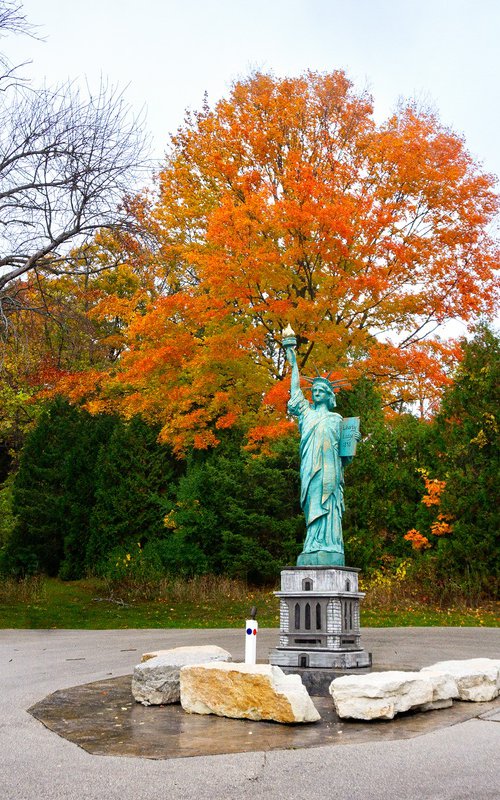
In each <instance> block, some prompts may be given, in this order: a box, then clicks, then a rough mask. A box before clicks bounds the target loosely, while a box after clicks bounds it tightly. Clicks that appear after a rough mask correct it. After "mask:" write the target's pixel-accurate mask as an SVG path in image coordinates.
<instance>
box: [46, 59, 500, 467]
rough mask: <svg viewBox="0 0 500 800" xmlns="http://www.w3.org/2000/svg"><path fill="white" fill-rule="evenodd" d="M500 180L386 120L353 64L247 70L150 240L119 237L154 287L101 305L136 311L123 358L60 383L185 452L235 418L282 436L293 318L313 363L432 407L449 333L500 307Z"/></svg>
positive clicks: (198, 124)
mask: <svg viewBox="0 0 500 800" xmlns="http://www.w3.org/2000/svg"><path fill="white" fill-rule="evenodd" d="M494 182H495V181H494V178H493V177H492V176H491V175H488V174H484V173H483V172H482V171H481V169H480V167H479V165H478V164H476V163H475V162H474V161H473V159H472V158H471V156H470V155H469V154H468V152H467V150H466V148H465V146H464V142H463V141H462V139H461V138H460V137H459V136H457V135H456V134H454V133H453V132H451V131H450V130H448V129H447V128H445V127H444V126H442V125H441V124H440V123H439V121H438V119H437V118H436V116H435V115H433V114H431V113H428V112H422V111H419V110H418V109H417V108H416V107H415V106H414V105H413V104H411V103H409V104H408V105H406V106H402V107H401V108H400V109H399V110H398V111H397V112H395V113H394V114H393V115H392V116H391V117H390V118H389V119H388V120H387V121H386V122H384V123H383V124H381V125H377V124H376V123H375V120H374V117H373V105H372V100H371V98H370V97H369V96H368V95H367V94H366V93H359V92H356V91H355V89H354V88H353V85H352V84H351V83H350V81H349V80H348V78H347V77H346V75H345V74H344V73H343V72H340V71H339V72H333V73H331V74H318V73H313V72H308V73H306V74H304V75H302V76H301V77H298V78H286V79H278V78H275V77H273V76H271V75H266V74H261V73H256V74H253V75H251V76H250V77H249V78H248V79H246V80H241V81H238V82H237V83H235V84H234V86H233V87H232V90H231V92H230V94H229V96H228V97H227V98H226V99H222V100H220V101H219V102H218V103H216V104H215V106H214V107H213V108H211V107H210V106H209V105H208V104H205V105H204V106H203V108H202V109H201V111H199V112H196V113H188V114H187V116H186V119H185V122H184V124H183V125H182V127H181V128H180V129H179V130H178V132H177V134H176V135H175V136H173V137H172V142H171V148H170V152H169V153H168V155H167V158H166V162H165V165H164V168H163V169H162V170H161V172H160V173H159V175H158V178H157V194H156V195H155V194H154V193H151V192H148V193H145V194H144V195H143V196H140V197H136V198H134V199H132V200H129V201H128V206H129V210H130V212H131V213H133V215H134V216H135V220H136V229H137V236H135V237H133V236H129V237H128V240H127V241H126V243H125V245H124V240H123V239H122V240H120V241H117V240H116V243H115V247H116V248H118V249H121V250H123V251H124V253H123V265H122V268H123V269H125V268H126V269H129V270H132V271H134V270H137V272H138V273H140V274H141V275H142V276H143V278H142V279H141V280H143V281H144V275H145V274H146V273H147V274H148V275H149V277H148V282H149V284H150V289H149V290H148V291H144V290H141V291H137V292H136V293H135V294H132V295H131V296H129V297H127V298H125V299H124V298H123V297H118V296H117V295H114V294H113V293H112V292H111V293H102V294H101V299H100V302H98V303H97V306H96V307H95V309H94V312H93V313H94V314H95V315H97V316H98V317H99V316H100V318H101V319H102V320H112V319H117V318H120V319H121V320H122V321H123V324H122V325H121V327H120V331H121V336H122V337H123V349H122V352H121V355H120V357H119V358H118V359H117V360H116V362H115V364H114V366H113V368H112V369H111V370H108V371H106V372H103V373H102V374H100V375H92V377H91V380H88V379H87V380H86V379H85V377H84V376H83V375H75V376H73V377H72V378H71V379H67V380H66V381H65V383H64V384H63V385H61V386H60V388H62V389H64V390H65V391H67V392H68V393H70V395H71V396H72V397H74V398H78V397H84V398H85V399H86V401H87V404H88V407H89V408H90V409H91V410H93V411H98V410H99V409H101V408H108V407H109V406H110V404H111V405H112V406H113V407H115V408H119V409H120V410H121V411H122V412H123V413H125V414H128V415H131V414H133V413H136V412H140V413H142V414H144V415H146V416H150V417H153V418H155V419H157V420H161V421H162V424H163V431H162V438H163V439H164V440H165V441H168V442H170V443H171V444H172V445H173V446H174V448H176V449H177V450H178V451H180V452H182V450H183V449H184V448H185V447H186V446H190V445H192V444H194V445H195V446H197V447H207V446H211V445H213V444H215V443H216V442H217V437H218V431H220V430H222V429H224V428H228V427H231V426H233V425H234V424H241V425H243V426H244V427H245V428H246V429H247V430H248V429H250V438H251V439H252V438H253V440H255V441H259V440H262V439H264V438H265V437H266V436H268V435H269V436H271V437H274V436H276V435H278V434H279V432H280V431H281V430H282V429H283V426H286V424H287V423H286V422H285V419H284V408H285V399H286V382H284V378H285V375H286V365H285V359H284V354H283V352H282V350H281V348H280V338H281V331H282V329H283V328H284V327H285V326H286V324H287V323H288V322H289V323H291V325H292V327H293V328H294V329H295V331H296V332H297V333H298V335H299V340H298V357H299V364H300V367H301V369H302V370H303V371H305V373H306V374H308V373H309V374H310V373H311V372H314V368H318V369H320V370H323V369H325V370H326V369H328V370H329V371H330V370H332V369H333V370H336V373H335V374H336V375H337V374H338V375H342V376H347V377H348V378H350V379H356V377H358V376H359V375H360V374H368V375H371V376H372V377H373V378H375V379H376V380H377V382H378V383H379V385H380V386H381V387H382V389H383V391H384V393H385V397H386V401H387V403H389V404H390V403H393V404H397V403H398V402H399V403H401V402H406V403H411V402H417V403H419V405H420V408H421V411H422V413H425V411H426V410H427V408H428V405H429V403H433V402H435V401H436V398H437V397H438V395H439V390H440V388H441V387H442V385H443V383H444V382H445V381H446V380H447V378H446V376H447V372H448V370H449V366H450V363H453V361H454V359H455V357H456V351H455V345H454V343H453V342H451V343H450V342H445V341H442V340H441V339H440V338H439V337H438V336H437V334H436V331H437V329H438V328H439V326H440V325H442V324H443V323H445V322H446V321H448V320H450V319H455V318H459V319H461V320H464V321H465V322H469V321H471V320H474V319H476V318H477V317H478V316H479V315H488V314H490V313H491V312H492V309H493V307H494V303H495V284H494V267H495V265H496V263H497V259H498V245H497V242H496V241H494V240H493V239H492V237H491V235H490V234H489V232H488V230H489V228H488V226H489V223H490V222H491V220H492V218H493V217H494V215H495V214H496V212H497V210H498V197H497V195H496V194H495V192H494ZM111 249H113V247H111ZM151 287H153V288H152V290H151Z"/></svg>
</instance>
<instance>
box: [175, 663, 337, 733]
mask: <svg viewBox="0 0 500 800" xmlns="http://www.w3.org/2000/svg"><path fill="white" fill-rule="evenodd" d="M181 704H182V707H183V709H184V710H185V711H187V712H188V713H190V714H216V715H217V716H219V717H232V718H236V719H253V720H273V721H274V722H288V723H290V722H316V721H317V720H319V719H321V717H320V715H319V714H318V711H317V709H316V707H315V706H314V704H313V702H312V700H311V698H310V697H309V695H308V693H307V689H306V688H305V686H304V685H303V683H302V681H301V680H300V677H299V676H298V675H285V673H284V672H283V671H282V670H281V669H280V668H279V667H274V666H271V665H270V664H222V663H218V664H216V663H211V664H201V665H198V666H191V667H183V668H182V669H181Z"/></svg>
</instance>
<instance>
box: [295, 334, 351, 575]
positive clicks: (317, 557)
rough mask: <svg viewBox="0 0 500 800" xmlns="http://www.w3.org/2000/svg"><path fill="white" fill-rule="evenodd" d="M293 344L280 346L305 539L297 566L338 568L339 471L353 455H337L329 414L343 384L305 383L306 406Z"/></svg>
mask: <svg viewBox="0 0 500 800" xmlns="http://www.w3.org/2000/svg"><path fill="white" fill-rule="evenodd" d="M287 332H288V331H287ZM295 345H296V339H295V336H294V335H293V332H292V335H288V336H287V337H286V338H285V339H284V340H283V347H284V348H285V351H286V356H287V360H288V362H289V364H290V365H291V367H292V381H291V388H290V400H289V402H288V410H289V412H290V414H293V415H294V416H296V417H298V420H299V430H300V484H301V493H300V502H301V506H302V509H303V511H304V515H305V518H306V525H307V535H306V540H305V542H304V548H303V551H302V553H301V554H300V556H299V557H298V559H297V565H298V566H307V565H310V566H322V565H324V566H335V565H337V566H341V567H343V566H344V564H345V559H344V543H343V540H342V514H343V511H344V467H345V465H346V464H349V463H350V462H351V461H352V459H353V456H346V455H341V450H340V445H341V434H342V417H341V416H340V414H337V413H336V412H335V411H334V409H335V406H336V401H335V391H334V390H335V388H337V387H339V386H341V385H342V384H343V383H344V381H330V379H329V378H330V376H328V377H326V378H323V377H321V376H320V375H318V376H317V377H315V378H305V380H306V381H308V382H309V383H310V384H312V385H311V395H312V403H310V402H309V401H308V400H307V399H306V398H305V397H304V394H303V393H302V390H301V388H300V375H299V368H298V366H297V356H296V354H295ZM356 420H357V418H356ZM351 430H352V429H351ZM350 433H351V431H350ZM350 438H354V439H355V440H358V439H359V433H358V432H354V437H352V436H350Z"/></svg>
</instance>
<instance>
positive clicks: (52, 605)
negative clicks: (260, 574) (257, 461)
mask: <svg viewBox="0 0 500 800" xmlns="http://www.w3.org/2000/svg"><path fill="white" fill-rule="evenodd" d="M189 594H190V593H189V592H188V595H189ZM191 594H192V598H191V599H189V600H187V599H186V598H185V597H184V598H183V599H182V600H179V599H177V598H174V597H170V598H169V597H168V596H167V597H166V599H164V600H156V601H151V600H150V601H146V600H141V599H129V598H127V597H123V600H122V599H121V598H120V596H119V595H117V594H116V593H115V595H113V597H110V595H109V587H107V585H106V584H105V583H104V582H103V581H99V580H81V581H68V582H63V581H60V580H57V579H54V578H48V579H43V580H41V581H39V582H38V583H37V585H36V586H35V587H34V588H33V587H31V588H29V587H25V588H24V591H23V589H22V587H21V588H18V589H15V588H12V590H11V591H10V592H9V591H8V589H7V588H5V587H4V589H3V591H1V592H0V628H90V629H107V628H235V627H239V626H241V625H242V622H243V620H245V619H246V617H247V615H248V613H249V610H250V608H251V607H252V606H253V605H255V606H257V608H258V620H259V624H260V626H261V627H270V628H275V627H278V626H279V611H278V601H277V598H275V596H274V594H273V592H272V591H271V590H269V589H267V590H264V589H255V590H252V589H250V590H247V589H245V588H244V587H243V586H241V587H240V588H239V591H227V592H226V593H224V591H222V589H221V591H220V592H219V593H217V592H212V593H210V592H209V593H206V592H205V593H203V592H200V593H199V596H196V592H195V591H193V592H192V593H191ZM367 600H368V597H367ZM361 609H362V610H361V625H362V626H363V627H400V626H410V625H417V626H427V625H429V626H431V625H442V626H446V625H449V626H454V627H460V626H477V627H479V626H484V627H498V626H499V622H500V620H499V613H498V612H499V604H494V603H489V604H487V605H484V606H481V607H479V608H475V609H464V608H434V607H430V606H426V605H424V604H419V603H416V602H413V604H412V605H411V606H408V605H407V606H406V607H405V608H396V609H389V608H387V607H385V608H374V607H372V606H370V605H369V604H368V603H365V607H364V608H363V605H362V607H361Z"/></svg>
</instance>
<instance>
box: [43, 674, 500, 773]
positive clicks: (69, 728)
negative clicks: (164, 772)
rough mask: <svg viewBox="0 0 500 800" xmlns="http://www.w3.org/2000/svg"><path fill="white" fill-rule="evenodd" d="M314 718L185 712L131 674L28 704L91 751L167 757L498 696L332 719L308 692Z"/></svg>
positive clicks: (401, 731) (412, 729) (487, 707)
mask: <svg viewBox="0 0 500 800" xmlns="http://www.w3.org/2000/svg"><path fill="white" fill-rule="evenodd" d="M314 703H315V705H316V707H317V709H318V711H319V712H320V714H321V720H320V721H319V722H317V723H315V724H314V725H307V726H304V725H280V724H277V723H274V722H254V721H251V720H239V719H225V718H222V717H213V716H199V715H197V714H186V713H185V712H184V711H183V710H182V708H181V706H180V705H168V706H150V707H149V708H145V707H144V706H142V705H140V704H138V703H136V702H135V701H134V699H133V697H132V692H131V676H130V675H125V676H121V677H118V678H111V679H109V680H102V681H95V682H93V683H87V684H84V685H83V686H73V687H71V688H70V689H62V690H60V691H57V692H54V693H53V694H50V695H49V696H48V697H46V698H45V699H44V700H42V701H41V702H39V703H36V704H35V705H34V706H32V707H31V708H30V709H29V713H30V714H32V716H33V717H35V718H36V719H38V720H40V722H42V723H43V724H44V725H45V726H46V727H47V728H49V729H50V730H51V731H54V732H55V733H57V734H59V736H62V737H64V738H65V739H68V740H69V741H71V742H74V743H75V744H77V745H79V746H80V747H82V748H83V749H84V750H86V751H87V752H88V753H91V754H93V755H108V756H127V757H136V758H149V759H171V758H182V757H186V756H206V755H220V754H223V753H247V752H252V751H267V750H285V749H293V750H297V749H302V748H308V747H317V746H319V745H326V744H329V745H340V744H359V743H362V742H373V741H376V742H377V744H380V743H381V742H383V741H394V740H397V739H409V738H412V737H415V736H420V735H422V734H426V733H429V732H431V731H434V730H438V729H440V728H444V727H447V726H449V725H456V724H457V723H460V722H465V721H466V720H469V719H473V718H475V717H478V716H479V715H480V714H481V716H483V717H484V715H485V714H488V713H492V714H496V713H497V712H498V713H500V700H498V699H497V700H495V701H492V702H491V703H482V704H481V707H480V708H479V707H478V705H476V704H472V703H461V702H457V703H455V704H454V705H453V706H452V707H451V708H448V709H444V710H442V711H435V712H430V713H412V712H409V713H407V714H401V715H400V716H399V717H398V718H396V719H394V720H392V721H390V722H386V721H375V722H352V721H344V720H342V721H341V720H339V718H338V717H337V715H336V714H335V711H334V708H333V703H332V701H331V699H329V698H326V697H315V698H314Z"/></svg>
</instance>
